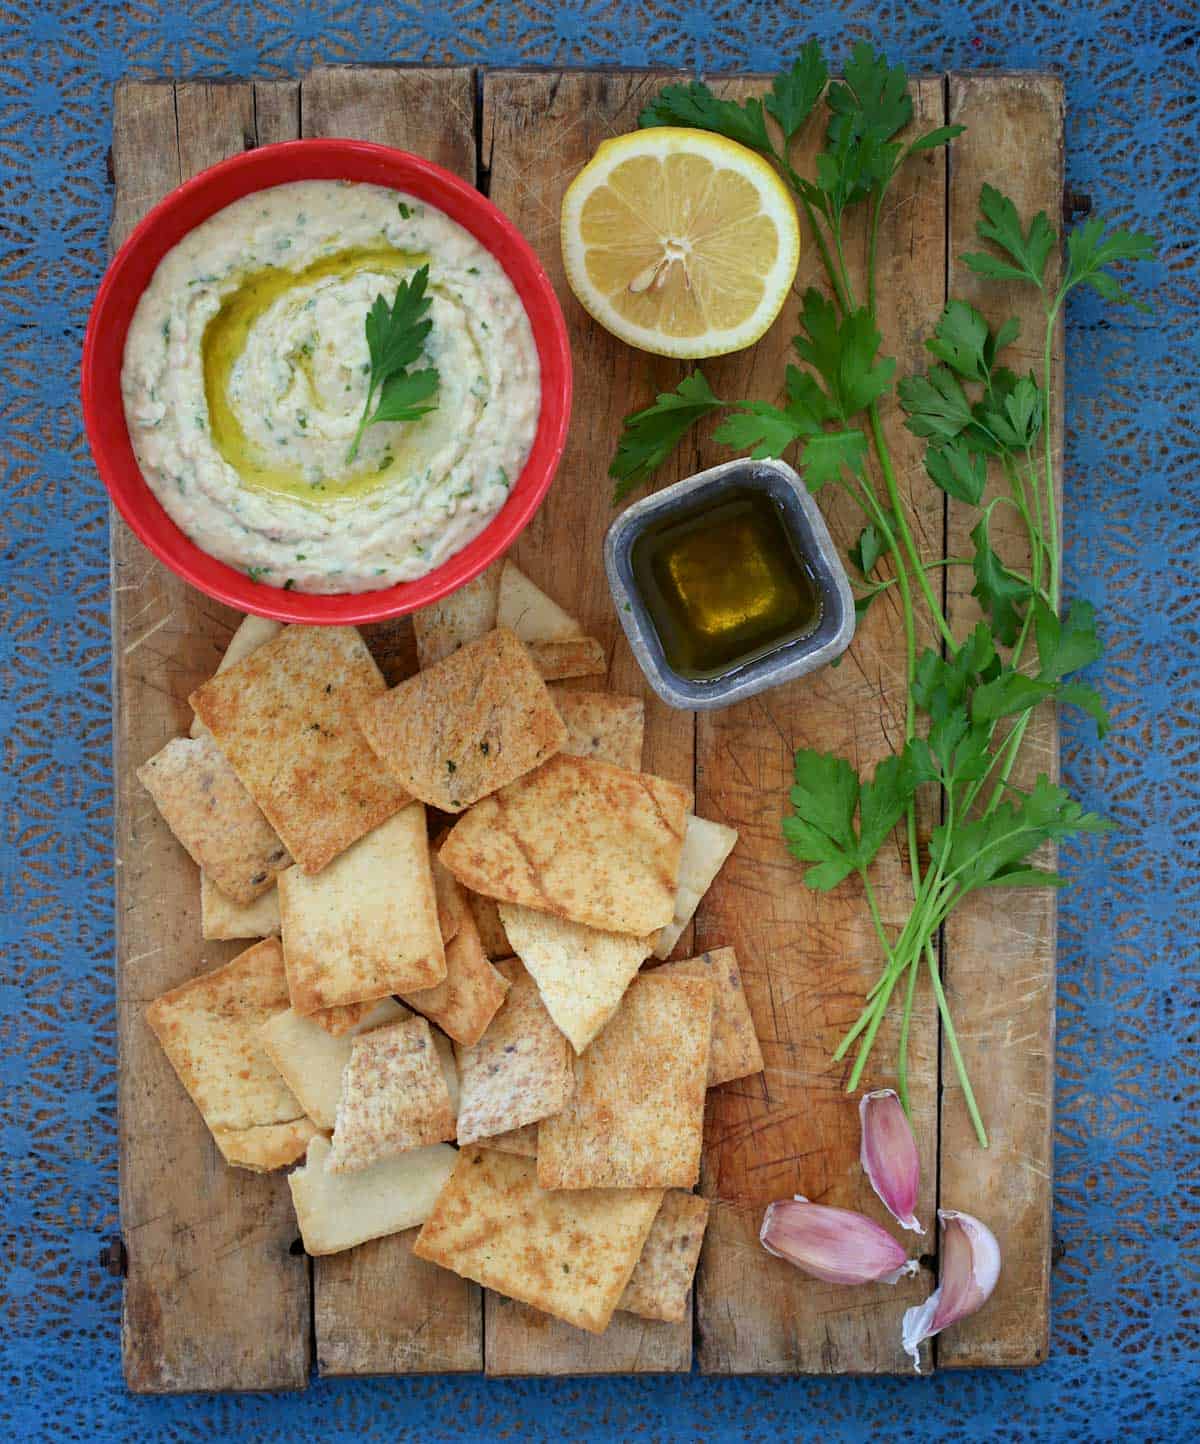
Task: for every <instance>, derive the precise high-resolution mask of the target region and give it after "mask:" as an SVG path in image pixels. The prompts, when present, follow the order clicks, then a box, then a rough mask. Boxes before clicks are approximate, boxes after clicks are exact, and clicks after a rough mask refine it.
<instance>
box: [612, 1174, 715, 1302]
mask: <svg viewBox="0 0 1200 1444" xmlns="http://www.w3.org/2000/svg"><path fill="white" fill-rule="evenodd" d="M707 1224H708V1200H707V1199H705V1198H698V1197H697V1196H696V1195H695V1194H694V1193H685V1192H684V1191H683V1190H682V1189H679V1188H669V1189H668V1190H667V1192H666V1193H665V1194H664V1195H663V1201H662V1207H661V1208H660V1209H659V1210H658V1214H657V1215H656V1217H655V1219H654V1223H653V1224H652V1225H651V1228H650V1232H649V1234H648V1235H647V1237H646V1242H645V1243H644V1244H643V1245H642V1254H641V1257H640V1258H639V1259H638V1261H637V1266H636V1267H635V1268H634V1270H633V1274H632V1275H631V1277H630V1280H629V1282H628V1283H627V1284H626V1285H625V1292H624V1293H623V1294H622V1295H621V1302H620V1303H619V1304H618V1305H617V1307H618V1308H619V1309H624V1310H625V1311H626V1312H627V1313H631V1314H640V1315H641V1316H642V1318H644V1319H662V1320H663V1321H664V1322H665V1323H669V1324H680V1323H682V1322H683V1320H684V1319H686V1318H689V1317H690V1310H689V1308H688V1294H689V1292H690V1290H691V1287H692V1279H693V1277H694V1275H695V1273H696V1265H697V1264H698V1263H699V1262H700V1245H701V1244H702V1243H703V1242H704V1230H705V1228H706V1226H707Z"/></svg>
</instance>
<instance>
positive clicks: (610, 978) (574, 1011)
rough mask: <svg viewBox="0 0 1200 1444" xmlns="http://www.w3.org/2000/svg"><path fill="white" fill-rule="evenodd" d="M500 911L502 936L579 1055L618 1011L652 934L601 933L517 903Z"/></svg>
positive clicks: (641, 961)
mask: <svg viewBox="0 0 1200 1444" xmlns="http://www.w3.org/2000/svg"><path fill="white" fill-rule="evenodd" d="M499 907H500V917H501V920H502V921H503V923H504V930H505V933H506V934H507V936H508V938H509V941H510V942H511V943H512V946H513V950H514V951H515V952H516V954H517V956H518V957H519V958H520V959H521V961H522V962H523V963H524V964H525V966H526V968H528V970H529V972H530V974H531V975H532V977H533V979H534V981H535V982H536V983H537V986H538V990H539V992H540V993H541V995H542V1001H543V1003H545V1005H546V1010H547V1011H548V1013H549V1014H550V1017H551V1018H553V1019H554V1022H555V1023H556V1024H557V1025H558V1027H559V1028H560V1029H561V1030H562V1031H563V1032H564V1033H565V1034H566V1035H567V1037H568V1038H569V1039H570V1040H571V1046H572V1047H573V1048H574V1049H575V1051H576V1053H582V1052H583V1050H584V1049H585V1048H586V1047H587V1045H588V1044H589V1043H590V1042H591V1041H592V1039H593V1038H594V1037H595V1036H596V1034H597V1033H598V1032H599V1031H600V1030H601V1028H603V1027H604V1025H605V1023H607V1022H608V1020H609V1019H610V1018H611V1017H612V1015H613V1014H614V1013H615V1012H616V1011H617V1007H618V1006H619V1004H620V1002H621V999H622V998H623V997H624V996H625V989H626V988H628V986H629V985H630V983H631V982H633V980H634V978H635V977H637V972H638V969H639V968H640V967H641V966H642V964H643V963H644V962H645V960H646V959H647V958H648V957H649V956H650V949H651V947H652V945H653V943H654V936H655V935H654V934H653V933H644V934H643V935H642V936H640V937H639V936H637V935H636V934H633V933H613V932H605V931H602V930H601V929H600V928H589V927H587V926H585V925H584V924H583V923H573V922H569V921H568V920H567V919H566V918H556V917H554V916H553V914H551V913H538V912H534V911H533V909H532V908H526V907H521V906H520V905H519V904H517V903H501V904H500V905H499Z"/></svg>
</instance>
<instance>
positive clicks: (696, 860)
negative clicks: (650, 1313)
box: [654, 812, 738, 958]
mask: <svg viewBox="0 0 1200 1444" xmlns="http://www.w3.org/2000/svg"><path fill="white" fill-rule="evenodd" d="M737 838H738V835H737V833H736V832H735V831H734V829H733V828H732V827H726V826H725V825H724V823H721V822H709V821H708V820H707V819H706V818H703V817H695V816H693V815H692V813H690V812H689V813H688V820H687V831H686V832H685V833H684V837H683V852H682V854H681V855H680V858H679V883H678V886H677V887H676V889H675V916H674V917H673V918H672V919H671V921H670V922H669V923H668V924H667V926H666V927H665V928H663V930H662V932H661V933H660V934H659V935H658V941H657V942H656V943H655V945H654V956H655V957H656V958H669V957H670V956H671V949H672V948H673V947H674V946H675V944H676V943H677V942H678V941H679V939H680V938H681V937H682V935H683V930H684V928H686V927H687V925H688V923H690V922H691V920H692V918H693V917H694V916H695V914H696V909H697V908H698V907H699V906H700V899H701V898H702V897H703V896H704V894H705V893H706V892H707V891H708V890H709V888H710V887H711V886H712V882H713V879H714V878H715V877H716V875H717V873H719V872H720V871H721V868H722V867H724V865H725V859H726V858H727V857H728V856H729V854H730V853H731V852H732V851H733V848H734V844H735V843H736V842H737Z"/></svg>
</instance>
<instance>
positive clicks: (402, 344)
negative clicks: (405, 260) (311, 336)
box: [346, 265, 438, 464]
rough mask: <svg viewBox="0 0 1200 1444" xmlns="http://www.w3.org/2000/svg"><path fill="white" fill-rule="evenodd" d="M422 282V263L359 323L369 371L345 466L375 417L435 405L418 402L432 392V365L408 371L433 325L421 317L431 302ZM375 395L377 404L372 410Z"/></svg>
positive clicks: (404, 416)
mask: <svg viewBox="0 0 1200 1444" xmlns="http://www.w3.org/2000/svg"><path fill="white" fill-rule="evenodd" d="M428 284H429V267H428V266H427V265H426V266H422V267H421V268H420V269H419V270H418V271H415V272H414V273H413V276H412V279H411V280H408V281H401V282H400V284H399V285H398V286H397V287H396V295H395V297H394V299H393V301H392V304H391V306H390V307H389V306H388V303H387V301H386V299H385V298H384V297H383V296H382V295H378V296H376V297H375V301H374V304H373V305H372V306H371V309H370V310H369V311H368V312H367V319H366V322H365V326H366V333H367V351H368V353H369V355H370V358H371V369H370V376H369V379H368V382H367V396H366V400H365V401H364V402H363V409H362V416H361V417H360V418H359V423H358V430H357V431H356V432H355V433H354V440H353V441H352V442H351V443H350V450H349V451H348V452H347V453H346V462H347V464H349V463H350V462H352V461H353V460H354V458H355V457H356V456H357V455H358V447H359V442H360V441H361V440H362V434H363V432H364V431H365V430H366V429H367V427H368V426H373V425H374V424H375V422H377V421H416V420H417V418H418V417H421V416H424V415H425V414H426V413H427V412H429V411H433V410H435V409H436V405H437V403H436V402H435V403H434V404H433V405H432V406H423V405H421V404H420V403H421V402H423V401H426V400H427V399H428V398H429V397H430V396H432V395H433V394H434V392H435V391H436V390H437V387H438V373H437V371H436V370H434V369H433V368H432V367H430V368H428V369H426V370H424V371H416V372H411V373H410V372H409V371H408V367H409V366H410V365H411V364H412V363H413V362H414V361H415V360H416V359H417V357H418V356H420V355H421V353H422V351H423V350H424V348H425V339H426V337H427V336H428V335H429V333H430V331H431V330H432V329H433V322H432V321H431V320H429V318H428V316H427V315H426V312H428V310H429V307H430V304H431V301H430V297H429V296H428V295H427V294H426V288H427V286H428ZM377 396H378V398H379V401H378V405H377V406H376V408H375V410H374V412H372V410H371V406H372V403H373V402H374V401H375V400H376V397H377Z"/></svg>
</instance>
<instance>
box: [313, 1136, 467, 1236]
mask: <svg viewBox="0 0 1200 1444" xmlns="http://www.w3.org/2000/svg"><path fill="white" fill-rule="evenodd" d="M328 1161H329V1144H328V1143H327V1142H326V1141H325V1139H324V1138H321V1137H319V1136H318V1137H316V1138H314V1139H313V1140H312V1142H311V1143H310V1144H309V1145H308V1157H307V1158H306V1159H305V1165H304V1167H303V1168H297V1169H295V1170H294V1171H293V1172H292V1173H289V1174H288V1187H289V1188H290V1189H291V1190H292V1204H293V1206H294V1207H295V1210H296V1222H297V1223H298V1224H299V1225H300V1237H301V1238H302V1239H303V1240H304V1251H305V1253H309V1254H312V1255H314V1256H319V1255H321V1254H329V1253H340V1252H341V1251H342V1250H343V1249H347V1248H354V1246H355V1245H356V1244H360V1243H366V1241H367V1240H368V1239H370V1238H384V1237H386V1236H387V1235H388V1234H391V1233H400V1232H402V1231H403V1230H404V1229H406V1228H415V1227H416V1226H417V1225H418V1224H420V1223H424V1222H425V1220H426V1219H427V1218H428V1217H429V1215H430V1213H431V1212H432V1211H433V1205H434V1203H435V1202H436V1201H437V1196H438V1194H439V1193H440V1192H441V1191H442V1188H443V1187H444V1185H445V1183H446V1180H447V1179H448V1178H449V1177H450V1175H451V1174H452V1173H453V1172H454V1165H455V1164H456V1163H457V1162H458V1154H457V1153H456V1152H455V1150H454V1149H453V1148H451V1147H450V1145H449V1144H448V1143H433V1144H430V1145H429V1147H428V1148H413V1149H410V1150H409V1151H408V1152H407V1153H401V1154H399V1155H398V1156H397V1157H396V1158H388V1159H385V1160H384V1161H383V1162H382V1163H376V1164H373V1165H372V1166H371V1167H370V1168H362V1169H359V1171H358V1172H357V1173H334V1172H332V1171H331V1170H330V1169H329V1167H328Z"/></svg>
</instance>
